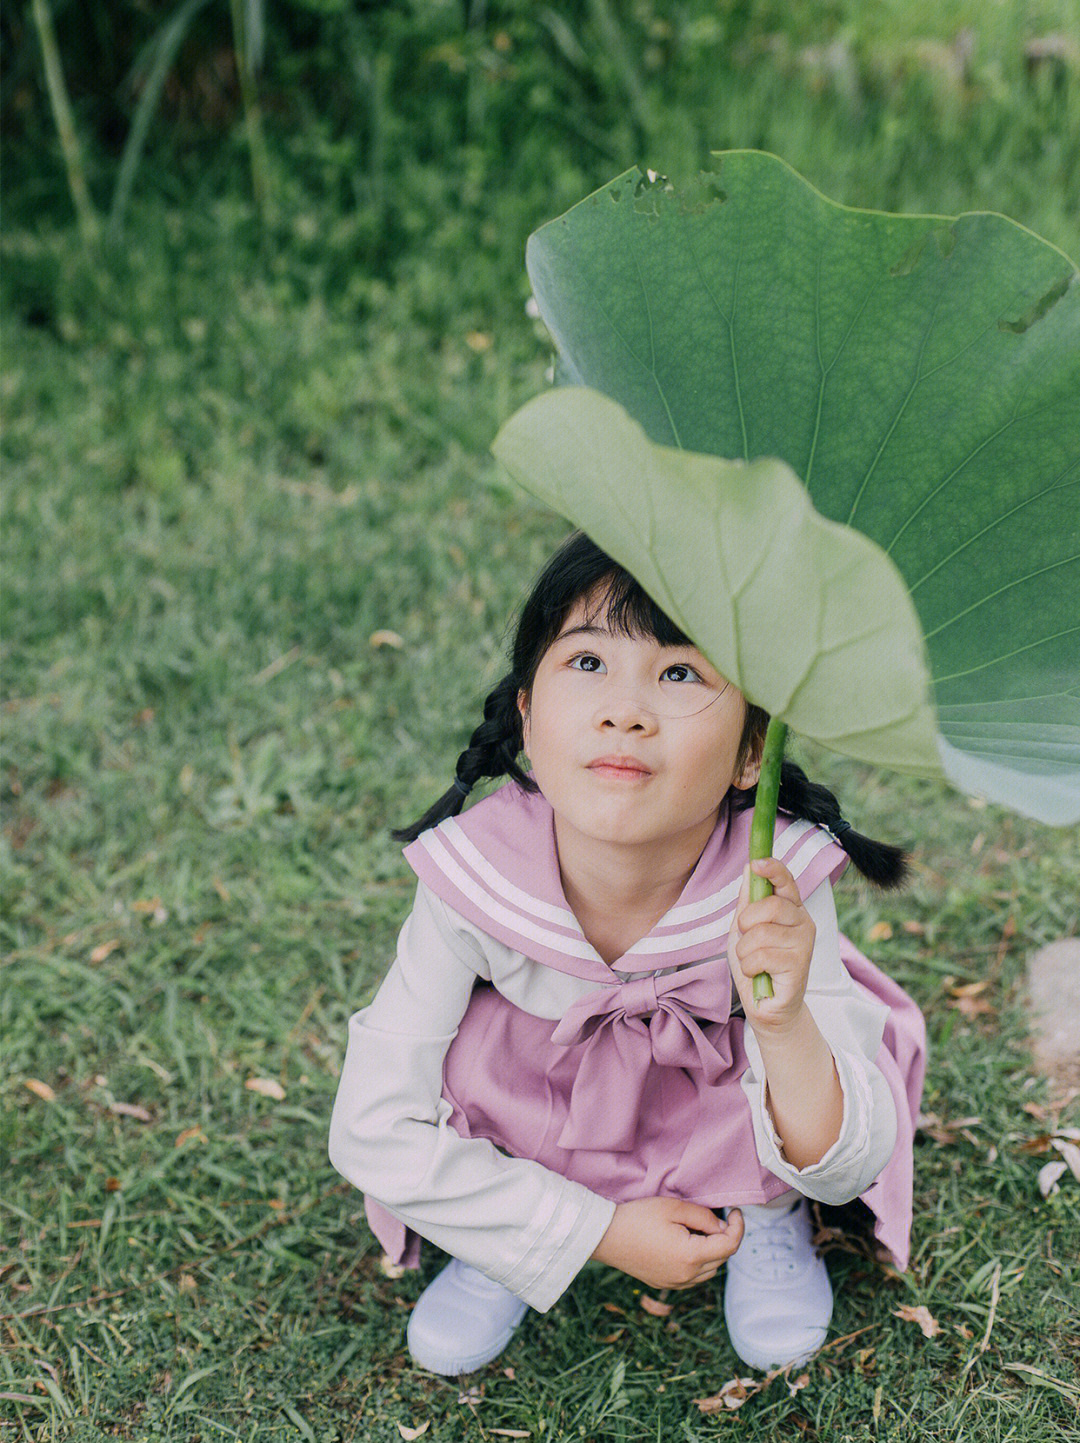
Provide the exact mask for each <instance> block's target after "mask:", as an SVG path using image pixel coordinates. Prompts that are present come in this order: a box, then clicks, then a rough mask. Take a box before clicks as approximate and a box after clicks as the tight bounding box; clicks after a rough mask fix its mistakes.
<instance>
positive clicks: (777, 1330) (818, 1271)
mask: <svg viewBox="0 0 1080 1443" xmlns="http://www.w3.org/2000/svg"><path fill="white" fill-rule="evenodd" d="M742 1213H743V1222H744V1224H745V1228H746V1231H745V1233H744V1235H743V1240H742V1242H741V1243H740V1244H739V1247H738V1249H737V1250H736V1251H735V1252H734V1253H733V1254H732V1255H731V1257H730V1258H728V1260H727V1263H726V1265H725V1266H726V1271H727V1279H726V1282H725V1285H724V1318H725V1321H726V1322H727V1329H728V1337H729V1338H730V1339H731V1346H732V1347H733V1348H734V1349H735V1351H736V1353H738V1355H739V1357H740V1358H741V1359H742V1360H743V1362H744V1363H749V1364H750V1366H751V1368H763V1369H765V1368H786V1367H788V1366H789V1365H790V1364H792V1363H804V1362H805V1361H806V1360H807V1358H809V1357H810V1356H811V1354H813V1353H816V1352H817V1350H818V1349H819V1348H820V1347H821V1345H822V1343H824V1341H825V1336H826V1334H827V1333H828V1330H829V1319H830V1318H831V1317H832V1306H833V1295H832V1288H831V1287H830V1285H829V1274H828V1272H827V1271H826V1269H825V1264H824V1262H823V1261H822V1260H821V1258H819V1257H818V1255H817V1254H816V1253H815V1251H814V1245H813V1242H812V1241H811V1238H812V1234H813V1228H812V1225H811V1222H810V1209H809V1208H808V1207H807V1204H806V1199H805V1198H800V1199H799V1201H798V1202H797V1203H796V1205H795V1206H794V1207H793V1208H792V1209H791V1210H790V1212H780V1211H776V1210H772V1209H766V1208H743V1210H742Z"/></svg>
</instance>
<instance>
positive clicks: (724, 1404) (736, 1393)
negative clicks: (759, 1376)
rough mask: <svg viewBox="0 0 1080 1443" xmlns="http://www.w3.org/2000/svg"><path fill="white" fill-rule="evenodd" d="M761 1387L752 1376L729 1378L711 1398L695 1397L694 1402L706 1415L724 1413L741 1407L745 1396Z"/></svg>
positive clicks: (748, 1396)
mask: <svg viewBox="0 0 1080 1443" xmlns="http://www.w3.org/2000/svg"><path fill="white" fill-rule="evenodd" d="M761 1387H762V1385H761V1384H760V1383H759V1382H757V1381H756V1380H755V1379H754V1378H729V1379H728V1381H727V1382H726V1383H725V1384H724V1386H723V1387H722V1388H721V1389H720V1391H719V1393H714V1394H713V1396H712V1397H711V1398H695V1399H694V1402H695V1403H696V1405H697V1406H698V1408H700V1409H701V1411H702V1413H704V1414H705V1415H706V1416H708V1415H709V1414H710V1413H724V1412H728V1411H730V1410H731V1409H734V1408H741V1407H742V1405H743V1404H744V1403H745V1402H746V1400H747V1398H752V1397H753V1395H754V1394H755V1393H760V1392H761Z"/></svg>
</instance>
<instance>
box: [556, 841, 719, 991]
mask: <svg viewBox="0 0 1080 1443" xmlns="http://www.w3.org/2000/svg"><path fill="white" fill-rule="evenodd" d="M714 826H715V819H712V820H710V821H709V822H707V823H703V824H702V825H701V826H699V827H695V828H692V829H690V830H689V831H686V832H681V833H679V835H678V836H676V837H670V838H665V839H664V840H663V842H659V843H654V844H650V845H632V846H620V845H619V844H617V843H598V842H596V841H595V840H593V839H591V838H585V837H581V836H579V835H578V834H577V833H576V832H574V831H573V830H572V829H567V828H566V827H562V828H560V825H559V818H558V817H556V818H555V841H556V845H557V847H558V854H559V872H560V875H561V877H562V885H563V893H564V894H565V896H566V900H567V902H568V903H569V904H570V909H571V911H572V912H573V913H574V916H575V917H576V918H577V919H578V921H579V923H580V924H581V930H582V931H583V932H584V934H585V937H586V940H587V941H588V942H590V943H591V944H592V945H593V947H595V948H596V950H597V952H599V954H600V956H601V957H602V958H603V960H604V961H605V962H606V963H608V964H609V965H610V964H611V963H613V962H615V961H616V960H617V959H618V958H619V957H621V956H622V955H623V953H624V952H628V951H629V950H630V948H631V947H632V946H633V945H634V943H635V942H638V941H640V940H641V938H642V937H645V936H647V935H648V933H649V932H651V931H652V929H653V928H654V927H655V926H656V924H657V922H659V920H660V918H661V917H663V916H664V914H665V913H666V912H668V911H669V910H670V909H671V908H672V907H673V906H674V905H675V903H676V902H677V901H678V900H679V897H680V896H681V895H682V891H683V888H684V887H685V886H686V883H687V881H688V880H689V878H690V875H691V873H692V872H693V870H694V868H695V867H696V866H697V862H698V858H699V857H700V856H701V854H702V852H703V851H704V850H705V844H706V843H707V842H708V840H709V838H710V837H711V836H712V832H713V828H714Z"/></svg>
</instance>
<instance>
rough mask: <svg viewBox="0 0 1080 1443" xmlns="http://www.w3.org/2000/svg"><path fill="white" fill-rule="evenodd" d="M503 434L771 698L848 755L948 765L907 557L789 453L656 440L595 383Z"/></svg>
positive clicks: (555, 498)
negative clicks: (707, 448)
mask: <svg viewBox="0 0 1080 1443" xmlns="http://www.w3.org/2000/svg"><path fill="white" fill-rule="evenodd" d="M493 449H494V452H495V455H496V456H497V458H498V459H499V460H500V461H501V462H502V463H503V464H504V465H505V466H506V468H507V470H509V471H510V472H511V473H512V474H513V475H514V476H515V478H516V479H517V480H518V481H519V482H520V483H521V484H522V485H523V486H524V487H525V489H526V490H528V491H530V492H532V494H533V495H534V496H537V497H538V498H539V499H540V500H542V501H545V502H546V503H547V504H548V505H549V506H551V507H553V508H554V509H555V510H556V511H560V512H562V514H563V515H565V516H568V517H569V518H570V519H571V520H572V521H574V522H575V523H576V524H577V525H578V526H580V527H581V528H582V530H584V531H586V532H588V534H589V535H590V536H591V537H592V538H593V540H594V541H595V542H596V543H597V545H598V546H600V547H602V548H603V549H604V550H606V551H608V552H609V553H611V552H616V553H617V554H618V556H619V559H620V561H622V563H623V565H625V566H626V567H627V569H628V570H629V571H630V572H631V573H632V574H633V575H634V576H636V577H637V579H638V580H639V581H640V582H641V584H642V585H643V586H644V587H645V589H646V590H647V591H648V592H649V594H650V595H651V596H652V597H653V598H654V599H655V600H656V601H657V603H658V604H659V605H660V606H661V607H662V608H663V610H664V611H665V612H666V613H667V615H668V616H670V617H671V619H672V620H673V621H674V622H676V623H677V625H679V626H680V627H681V628H682V630H683V631H685V632H686V633H687V634H688V635H689V636H693V637H694V638H695V640H696V641H697V643H698V645H699V646H700V648H701V650H702V651H703V652H704V653H705V655H706V656H707V657H708V658H709V660H710V661H711V662H712V663H713V665H714V666H715V667H716V668H717V669H718V670H719V671H720V673H721V674H722V675H723V676H725V677H727V678H728V679H729V680H731V681H733V682H734V683H735V684H736V686H738V687H739V689H740V690H741V691H743V692H745V693H746V694H748V695H749V696H751V697H752V698H753V699H754V701H756V702H757V703H758V705H759V706H763V707H765V708H766V710H767V711H769V712H770V713H772V714H773V715H777V716H782V717H783V718H784V719H785V720H786V721H787V722H788V723H789V725H790V726H792V727H794V728H795V730H796V731H798V732H800V733H801V734H802V735H803V736H807V737H812V738H813V739H814V740H815V741H820V742H823V743H824V744H825V745H826V746H829V747H833V748H835V749H836V750H839V751H843V752H846V753H847V754H848V755H849V756H853V757H859V758H862V759H863V760H865V761H872V762H882V763H888V764H889V765H891V766H893V767H896V768H897V769H899V770H903V771H915V772H919V773H923V774H925V773H927V772H930V773H933V772H935V771H938V770H939V766H938V760H937V751H936V747H935V727H934V716H933V711H932V709H931V708H930V706H929V705H928V704H927V701H926V697H927V693H928V683H929V676H928V673H927V670H926V665H925V661H924V657H923V644H922V634H921V632H920V630H919V623H918V619H917V617H916V615H915V608H914V607H913V606H912V604H911V599H910V597H909V596H908V593H907V588H906V587H905V585H904V583H903V581H902V579H901V577H900V574H899V572H898V571H897V570H896V567H895V566H894V565H893V564H892V562H891V561H890V560H889V558H888V557H887V556H886V555H885V553H884V552H883V551H882V550H881V548H880V547H879V546H876V545H875V544H874V543H873V542H872V541H870V540H868V539H867V538H866V537H865V536H863V535H862V533H861V532H859V531H855V530H853V529H852V528H851V527H850V526H841V525H838V524H837V523H836V522H835V521H826V520H825V519H824V518H823V517H821V516H819V515H818V513H817V512H816V511H815V510H814V508H813V507H812V506H811V505H810V499H809V497H808V496H807V494H806V491H805V489H804V487H803V486H802V485H801V483H800V482H799V480H798V478H797V477H796V476H795V474H794V473H793V472H792V470H791V468H790V467H789V466H786V465H785V464H784V462H783V461H776V460H770V459H768V458H765V459H762V460H758V461H751V462H749V463H747V462H745V461H725V460H722V459H720V458H719V457H717V456H702V455H700V454H698V453H696V452H692V451H680V450H678V449H677V448H676V447H672V446H658V445H656V444H654V443H653V442H651V441H650V440H649V439H648V438H647V437H646V435H645V433H644V432H643V431H642V429H641V427H640V426H639V425H638V424H637V422H636V421H634V420H632V419H631V418H630V417H629V416H628V415H627V414H626V412H625V411H624V410H623V409H622V407H621V406H619V405H618V404H617V403H616V402H614V401H612V400H610V399H609V398H608V397H606V396H602V395H601V394H600V393H599V392H597V391H592V390H589V389H587V388H584V387H561V388H559V389H558V390H555V391H549V392H548V393H547V394H546V395H543V396H538V397H537V398H536V399H535V400H534V401H530V402H529V404H528V405H527V406H524V407H523V408H522V409H521V410H520V411H518V412H517V414H516V415H515V416H513V417H511V419H510V420H509V421H508V422H507V424H506V425H505V426H504V427H503V428H502V430H501V431H500V432H499V435H498V436H497V437H496V439H495V443H494V447H493ZM612 498H616V499H617V502H618V504H617V505H616V506H613V505H612ZM770 638H780V644H774V643H772V642H770V640H769V639H770Z"/></svg>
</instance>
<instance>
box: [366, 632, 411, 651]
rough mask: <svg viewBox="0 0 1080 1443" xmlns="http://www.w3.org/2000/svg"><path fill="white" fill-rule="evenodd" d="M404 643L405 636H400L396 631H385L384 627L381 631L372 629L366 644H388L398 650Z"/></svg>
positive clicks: (377, 645)
mask: <svg viewBox="0 0 1080 1443" xmlns="http://www.w3.org/2000/svg"><path fill="white" fill-rule="evenodd" d="M404 645H405V638H404V637H402V636H400V635H399V634H398V633H397V632H396V631H387V630H385V629H383V630H382V631H373V632H372V633H371V635H370V636H369V637H368V646H374V647H380V646H389V647H392V648H393V649H394V651H400V650H401V648H402V647H403V646H404Z"/></svg>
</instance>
